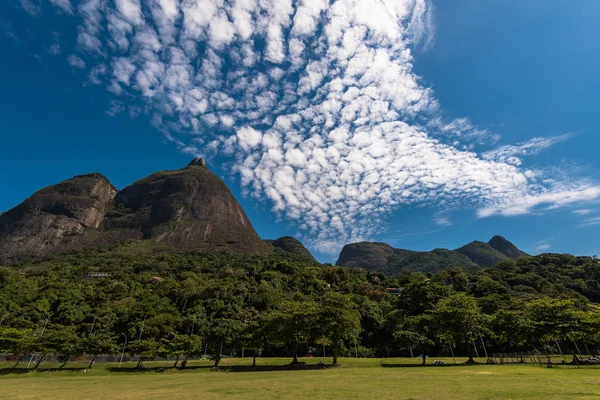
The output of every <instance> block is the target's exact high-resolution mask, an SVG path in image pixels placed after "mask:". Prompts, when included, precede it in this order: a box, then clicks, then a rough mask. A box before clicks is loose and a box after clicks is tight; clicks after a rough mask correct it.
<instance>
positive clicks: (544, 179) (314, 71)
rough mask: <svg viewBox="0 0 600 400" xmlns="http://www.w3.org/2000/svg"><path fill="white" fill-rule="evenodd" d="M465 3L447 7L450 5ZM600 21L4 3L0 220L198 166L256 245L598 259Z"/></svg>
mask: <svg viewBox="0 0 600 400" xmlns="http://www.w3.org/2000/svg"><path fill="white" fill-rule="evenodd" d="M450 3H451V4H450ZM599 19H600V2H598V1H596V0H580V1H578V2H576V4H574V2H572V1H568V0H545V1H542V0H529V1H526V2H523V1H518V0H502V1H500V0H488V1H481V0H461V1H459V2H447V1H438V0H433V1H432V0H331V1H327V0H300V1H293V0H277V1H275V0H233V1H225V0H81V1H79V0H7V1H3V2H1V4H0V135H1V136H0V137H1V140H2V141H1V142H0V182H2V188H3V190H2V196H0V211H4V210H8V209H10V208H12V207H14V206H16V205H17V204H19V203H20V202H21V201H23V200H24V199H25V198H27V197H28V196H30V195H31V194H32V193H34V192H35V191H36V190H39V189H40V188H42V187H44V186H47V185H50V184H54V183H57V182H59V181H62V180H64V179H68V178H70V177H72V176H74V175H78V174H82V173H89V172H99V173H102V174H103V175H105V176H107V177H108V178H109V179H110V180H111V182H112V183H113V184H114V185H115V186H116V187H117V188H123V187H125V186H127V185H128V184H130V183H132V182H134V181H135V180H137V179H139V178H142V177H144V176H146V175H148V174H150V173H152V172H155V171H157V170H162V169H177V168H182V167H184V166H185V165H187V163H188V162H189V160H190V159H191V158H192V157H196V156H198V157H204V158H205V159H207V162H208V166H209V168H210V169H211V170H212V171H213V172H215V173H216V174H218V175H219V176H221V177H222V178H223V179H224V181H225V182H226V183H227V184H228V185H229V187H230V188H231V189H232V191H233V193H234V195H235V196H236V198H237V199H238V200H239V201H240V203H241V205H242V207H243V208H244V209H245V211H246V213H247V214H248V216H249V218H250V220H251V221H252V223H253V225H254V227H255V228H256V230H257V232H258V233H259V235H260V236H261V237H263V238H276V237H280V236H284V235H292V236H295V237H297V238H299V239H300V240H301V241H302V242H303V243H305V244H306V245H307V247H308V248H309V249H310V250H311V251H312V252H313V253H314V254H315V255H316V256H317V257H318V259H319V260H321V261H325V262H335V260H336V258H337V255H338V254H339V251H340V250H341V248H342V246H343V245H344V244H346V243H351V242H357V241H363V240H369V241H382V242H387V243H389V244H391V245H392V246H394V247H398V248H406V249H413V250H431V249H433V248H457V247H460V246H461V245H463V244H465V243H468V242H470V241H473V240H482V241H487V240H489V239H490V238H491V237H492V236H493V235H496V234H499V235H502V236H504V237H506V238H508V239H509V240H511V241H513V242H514V243H515V244H516V245H517V246H519V247H520V248H522V249H523V250H525V251H527V252H529V253H531V254H538V253H542V252H561V253H562V252H568V253H573V254H581V255H597V254H600V241H599V240H598V236H599V234H600V174H599V173H598V172H599V170H600V161H598V157H597V154H598V148H599V145H600V112H599V111H600V110H599V105H600V102H599V98H598V97H599V96H600V41H598V37H600V24H597V21H598V20H599Z"/></svg>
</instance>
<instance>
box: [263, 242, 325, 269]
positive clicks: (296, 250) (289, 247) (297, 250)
mask: <svg viewBox="0 0 600 400" xmlns="http://www.w3.org/2000/svg"><path fill="white" fill-rule="evenodd" d="M265 242H267V243H270V244H271V245H273V246H275V247H276V248H278V249H280V250H283V251H285V252H287V253H292V254H295V255H297V256H298V257H299V258H300V259H305V260H307V261H310V262H313V263H315V264H316V263H317V260H316V259H315V258H314V257H313V255H312V254H310V251H308V249H307V248H306V247H304V245H303V244H302V243H300V241H299V240H298V239H296V238H293V237H291V236H284V237H280V238H279V239H276V240H265Z"/></svg>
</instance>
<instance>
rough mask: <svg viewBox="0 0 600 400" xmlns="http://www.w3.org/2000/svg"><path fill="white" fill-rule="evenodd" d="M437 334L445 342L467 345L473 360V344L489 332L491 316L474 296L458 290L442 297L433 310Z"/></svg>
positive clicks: (470, 360) (471, 360)
mask: <svg viewBox="0 0 600 400" xmlns="http://www.w3.org/2000/svg"><path fill="white" fill-rule="evenodd" d="M431 316H432V318H433V321H434V323H435V325H436V333H437V336H438V337H439V338H440V340H442V341H443V342H449V343H450V345H451V346H452V343H457V344H463V345H467V348H468V349H469V354H470V357H469V361H468V362H470V363H472V362H474V361H473V355H474V354H473V349H472V347H471V344H472V343H473V341H474V340H475V339H478V338H479V337H481V336H483V335H484V334H486V333H488V331H489V328H488V324H489V317H488V316H486V315H484V314H482V313H481V310H480V308H479V305H478V304H477V301H476V300H475V298H474V297H472V296H469V295H467V294H465V293H462V292H458V293H454V294H451V295H450V296H448V297H446V298H443V299H441V300H440V301H438V302H437V304H436V305H435V307H434V309H433V310H432V311H431Z"/></svg>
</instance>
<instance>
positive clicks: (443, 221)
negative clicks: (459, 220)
mask: <svg viewBox="0 0 600 400" xmlns="http://www.w3.org/2000/svg"><path fill="white" fill-rule="evenodd" d="M433 222H434V223H435V224H436V225H438V226H442V227H447V226H450V225H452V221H451V220H450V218H449V217H447V216H443V215H436V216H435V217H434V218H433Z"/></svg>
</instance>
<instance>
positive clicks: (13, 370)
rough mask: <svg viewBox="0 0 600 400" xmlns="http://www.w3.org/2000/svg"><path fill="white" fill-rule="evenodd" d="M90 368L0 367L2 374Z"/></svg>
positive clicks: (77, 370) (76, 370) (79, 370)
mask: <svg viewBox="0 0 600 400" xmlns="http://www.w3.org/2000/svg"><path fill="white" fill-rule="evenodd" d="M86 369H89V368H84V367H64V368H58V367H57V368H37V369H34V368H18V367H17V368H0V375H24V374H29V373H42V372H60V371H66V372H81V371H84V370H86Z"/></svg>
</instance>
